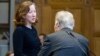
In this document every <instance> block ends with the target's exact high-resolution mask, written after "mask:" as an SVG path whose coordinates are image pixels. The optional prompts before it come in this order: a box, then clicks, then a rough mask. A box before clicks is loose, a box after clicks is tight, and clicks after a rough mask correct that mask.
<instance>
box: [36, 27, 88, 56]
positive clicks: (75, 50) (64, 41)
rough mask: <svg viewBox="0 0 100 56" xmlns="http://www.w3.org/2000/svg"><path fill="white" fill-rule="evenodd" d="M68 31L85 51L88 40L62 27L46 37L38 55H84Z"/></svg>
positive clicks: (86, 50)
mask: <svg viewBox="0 0 100 56" xmlns="http://www.w3.org/2000/svg"><path fill="white" fill-rule="evenodd" d="M70 32H71V33H72V34H73V35H74V36H76V37H75V38H77V39H78V40H79V41H80V43H81V45H82V46H81V47H82V48H83V49H84V51H85V52H86V53H87V52H88V40H87V39H86V38H85V37H84V36H82V35H80V34H78V33H75V32H73V31H71V30H70V29H68V28H64V29H62V30H60V31H58V32H55V33H52V34H50V35H48V36H47V37H46V39H45V41H44V45H43V47H42V49H41V50H40V52H39V54H38V56H86V55H85V53H84V52H83V51H82V50H81V49H80V47H79V45H78V44H77V43H76V42H75V40H74V39H73V37H72V36H71V35H70V34H69V33H70Z"/></svg>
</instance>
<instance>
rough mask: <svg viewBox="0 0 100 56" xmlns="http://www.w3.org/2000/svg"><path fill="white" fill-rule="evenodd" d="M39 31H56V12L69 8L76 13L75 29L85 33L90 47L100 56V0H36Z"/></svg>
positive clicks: (46, 32) (48, 32)
mask: <svg viewBox="0 0 100 56" xmlns="http://www.w3.org/2000/svg"><path fill="white" fill-rule="evenodd" d="M36 4H37V12H38V18H39V22H38V24H37V29H38V32H39V33H45V34H50V33H52V32H54V29H53V27H54V20H55V13H56V12H57V11H59V10H68V11H71V12H72V13H73V14H74V18H75V28H74V31H76V32H78V33H81V34H83V35H85V36H86V37H87V38H88V39H89V41H90V48H91V50H92V52H94V53H95V55H96V56H100V25H99V24H100V0H36Z"/></svg>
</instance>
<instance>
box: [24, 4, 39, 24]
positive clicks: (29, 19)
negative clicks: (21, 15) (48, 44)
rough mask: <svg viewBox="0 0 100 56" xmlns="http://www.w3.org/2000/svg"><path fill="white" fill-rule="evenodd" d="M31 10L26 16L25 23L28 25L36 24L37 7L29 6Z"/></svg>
mask: <svg viewBox="0 0 100 56" xmlns="http://www.w3.org/2000/svg"><path fill="white" fill-rule="evenodd" d="M29 8H30V10H29V12H28V13H27V14H26V16H25V22H26V23H35V22H36V20H37V18H36V8H35V5H34V4H32V5H30V6H29Z"/></svg>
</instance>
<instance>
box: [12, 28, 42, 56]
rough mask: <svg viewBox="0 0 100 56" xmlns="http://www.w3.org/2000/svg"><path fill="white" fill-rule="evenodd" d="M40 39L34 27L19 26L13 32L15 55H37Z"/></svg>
mask: <svg viewBox="0 0 100 56" xmlns="http://www.w3.org/2000/svg"><path fill="white" fill-rule="evenodd" d="M40 45H41V44H40V41H39V38H38V35H37V31H36V29H35V28H34V27H32V29H29V28H27V27H25V26H19V27H17V28H16V29H15V31H14V33H13V47H14V56H37V53H38V52H39V50H40Z"/></svg>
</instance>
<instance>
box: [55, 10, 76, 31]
mask: <svg viewBox="0 0 100 56" xmlns="http://www.w3.org/2000/svg"><path fill="white" fill-rule="evenodd" d="M56 22H57V23H59V27H61V28H66V27H67V28H70V29H71V30H73V28H74V17H73V14H72V13H71V12H69V11H58V12H57V14H56V17H55V23H56Z"/></svg>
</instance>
